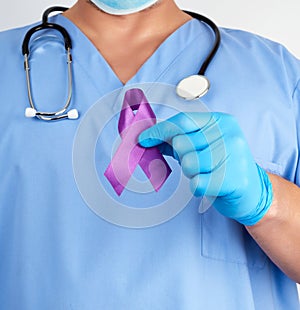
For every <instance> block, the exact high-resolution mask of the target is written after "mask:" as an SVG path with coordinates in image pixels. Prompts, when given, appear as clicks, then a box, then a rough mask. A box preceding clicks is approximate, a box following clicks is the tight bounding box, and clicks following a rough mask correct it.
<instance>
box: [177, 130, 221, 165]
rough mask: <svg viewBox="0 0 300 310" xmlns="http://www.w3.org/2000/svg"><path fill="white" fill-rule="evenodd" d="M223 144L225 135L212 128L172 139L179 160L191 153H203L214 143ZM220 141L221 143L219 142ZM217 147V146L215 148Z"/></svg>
mask: <svg viewBox="0 0 300 310" xmlns="http://www.w3.org/2000/svg"><path fill="white" fill-rule="evenodd" d="M220 140H221V141H222V143H223V135H222V134H221V133H220V131H219V130H218V128H217V130H216V128H213V126H210V127H209V128H205V129H203V130H198V131H195V132H192V133H189V134H184V135H177V136H175V137H174V138H173V139H172V146H173V148H174V151H175V152H176V153H177V154H178V156H179V158H180V159H182V157H183V156H184V155H185V154H187V153H190V152H196V151H201V150H203V149H205V148H207V147H209V146H210V145H212V146H213V144H214V143H219V142H220ZM218 141H219V142H218ZM213 147H215V146H213Z"/></svg>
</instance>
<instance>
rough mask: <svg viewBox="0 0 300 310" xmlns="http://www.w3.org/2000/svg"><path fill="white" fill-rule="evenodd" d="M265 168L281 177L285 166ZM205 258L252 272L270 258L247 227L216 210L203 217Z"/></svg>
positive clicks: (202, 246)
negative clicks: (235, 265) (241, 266)
mask: <svg viewBox="0 0 300 310" xmlns="http://www.w3.org/2000/svg"><path fill="white" fill-rule="evenodd" d="M260 165H261V166H262V168H264V169H265V170H267V171H270V172H272V173H276V174H280V172H281V168H282V167H281V166H280V165H277V164H274V163H266V162H264V163H263V164H261V163H260ZM201 230H202V231H201V233H202V234H201V237H202V239H201V254H202V256H203V257H206V258H210V259H214V260H219V261H223V262H228V263H235V264H243V265H247V266H248V267H249V268H263V267H264V266H265V264H266V261H267V260H268V258H267V256H266V255H265V254H264V252H263V251H262V250H261V248H260V247H259V246H258V245H257V243H256V242H255V241H254V240H253V238H252V237H251V236H250V235H249V233H248V232H247V231H246V229H245V227H244V226H243V225H241V224H239V223H237V222H235V221H233V220H230V219H227V218H225V217H224V216H222V215H221V214H219V213H218V212H217V211H216V210H215V209H214V208H213V207H211V208H210V209H209V210H208V211H206V212H205V213H204V214H202V215H201Z"/></svg>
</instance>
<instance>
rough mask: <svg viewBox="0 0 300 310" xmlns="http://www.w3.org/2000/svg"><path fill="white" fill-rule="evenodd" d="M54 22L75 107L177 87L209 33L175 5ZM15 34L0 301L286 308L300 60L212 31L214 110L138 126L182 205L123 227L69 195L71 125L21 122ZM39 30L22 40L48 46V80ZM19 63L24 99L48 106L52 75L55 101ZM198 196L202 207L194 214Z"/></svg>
mask: <svg viewBox="0 0 300 310" xmlns="http://www.w3.org/2000/svg"><path fill="white" fill-rule="evenodd" d="M53 19H54V21H55V22H56V23H58V24H60V25H63V26H64V27H65V28H66V29H67V30H68V32H69V33H70V35H71V37H72V41H73V62H74V85H75V90H74V105H75V106H77V107H78V109H80V113H81V115H83V116H84V115H85V113H88V110H89V108H90V107H91V106H92V105H93V104H94V103H95V102H96V101H97V100H98V99H99V98H100V97H101V96H104V95H106V94H108V93H110V92H112V91H113V90H115V89H117V88H120V87H122V86H123V85H126V86H130V85H131V84H135V83H143V82H161V83H169V84H172V85H176V84H177V83H178V82H179V81H180V80H181V79H182V78H184V77H185V76H188V75H191V74H196V73H197V72H198V70H199V67H200V66H201V61H202V60H203V57H204V56H205V52H206V51H207V50H208V49H209V47H208V45H209V42H210V40H211V39H210V38H211V33H210V31H209V30H208V29H207V28H206V27H205V26H204V25H201V24H200V23H199V22H198V21H196V20H194V19H192V18H191V17H190V16H189V15H187V14H185V13H183V12H182V11H181V10H180V9H179V8H178V7H177V6H176V4H175V2H174V1H173V0H161V1H157V0H152V1H146V0H144V1H138V0H136V1H100V0H93V1H89V0H78V1H77V2H76V4H75V5H74V6H73V7H72V8H70V9H69V10H68V11H66V12H65V13H64V14H63V15H58V16H55V17H53ZM27 30H28V27H25V28H23V29H15V30H11V31H7V32H4V33H2V34H1V35H0V46H1V50H0V54H1V57H0V62H1V63H0V67H1V68H2V69H1V73H0V98H1V100H0V102H1V103H2V105H3V111H2V113H1V116H0V146H1V154H0V183H1V186H0V187H1V188H0V253H1V256H0V287H1V290H0V304H1V305H2V307H3V309H21V310H27V309H30V310H35V309H80V310H90V309H184V310H186V309H187V310H189V309H191V310H194V309H224V310H227V309H228V310H229V309H230V310H232V309H255V310H257V309H282V310H283V309H289V310H293V309H298V308H299V305H298V297H297V290H296V285H295V282H300V263H299V262H300V230H299V225H300V203H299V202H300V189H299V187H298V185H299V184H300V171H299V167H298V166H299V137H298V136H299V129H298V126H299V122H300V117H299V104H300V92H299V91H300V89H299V83H298V82H299V79H300V63H299V61H298V60H297V59H295V58H294V57H293V56H292V55H290V54H289V53H288V52H287V51H286V49H285V48H283V47H282V46H280V45H278V44H275V43H273V42H270V41H268V40H266V39H263V38H261V37H258V36H255V35H252V34H249V33H245V32H242V31H235V30H228V29H221V37H222V43H221V48H220V50H219V51H218V53H217V55H216V58H215V59H214V61H213V62H212V64H211V67H210V69H209V70H208V73H207V74H208V75H209V76H210V80H211V84H212V87H211V89H210V91H209V93H208V94H207V95H206V96H205V97H203V101H205V104H206V105H207V106H208V107H209V109H210V111H212V112H205V113H197V112H192V113H179V114H176V115H173V116H171V117H169V118H167V119H165V120H164V121H162V122H160V123H158V124H156V125H154V126H152V127H150V128H149V129H147V130H145V131H143V132H142V133H141V134H140V135H139V143H140V145H142V146H143V147H145V148H151V147H158V148H159V149H160V151H161V152H162V153H163V154H164V155H165V157H168V156H171V157H174V158H175V159H176V160H177V161H178V165H177V166H176V167H177V168H176V169H178V170H180V171H181V170H182V171H183V173H184V174H185V175H186V176H187V178H188V179H190V191H191V192H192V194H193V195H194V196H195V198H194V199H192V201H191V202H190V203H189V204H188V205H187V206H186V208H185V209H184V210H183V211H182V212H181V213H180V214H178V215H177V216H176V217H175V218H173V219H172V220H170V221H168V222H166V223H163V224H161V225H157V226H156V227H152V228H147V229H140V230H135V229H130V228H124V227H118V226H116V225H113V224H111V223H108V222H106V221H104V220H103V219H102V218H100V217H98V216H97V215H96V214H95V213H93V212H91V211H90V209H89V208H88V207H87V205H86V204H88V203H86V202H85V201H84V199H82V197H81V195H80V193H79V191H78V189H77V187H76V183H75V182H74V176H73V170H72V147H73V140H74V137H75V134H76V131H77V129H78V123H77V122H76V121H69V122H55V123H44V122H36V121H34V120H32V119H26V118H25V117H22V113H23V111H24V108H25V106H26V104H27V103H26V101H25V100H24V98H26V88H25V87H26V85H25V79H24V73H23V71H22V57H21V55H20V54H19V50H18V49H19V46H20V42H22V38H23V37H24V34H25V33H26V31H27ZM46 37H47V39H49V40H50V41H48V42H46V41H45V42H44V41H43V40H44V39H42V38H39V37H36V38H35V39H34V41H35V43H36V47H35V49H36V51H35V52H36V55H39V54H40V55H41V54H43V53H44V54H45V55H48V53H49V55H48V56H49V63H50V64H47V67H50V68H49V70H50V72H51V73H52V71H51V70H52V64H54V61H52V60H53V59H52V58H51V57H52V56H51V55H50V54H51V51H52V49H53V50H54V51H56V52H57V51H58V52H60V47H58V43H57V40H56V39H55V38H53V36H51V35H49V36H46ZM41 43H43V45H42V44H41ZM44 44H46V46H47V47H48V49H47V48H46V49H45V48H44V46H45V45H44ZM59 55H60V54H59ZM33 57H34V58H33V63H34V61H36V62H37V65H36V67H35V70H36V72H37V73H36V75H35V76H34V77H33V84H34V83H35V81H36V82H37V83H38V82H39V83H41V84H40V85H41V86H40V87H39V89H37V90H36V91H35V97H36V98H45V100H46V101H45V104H46V105H47V104H48V103H49V104H50V102H53V101H55V100H56V99H57V98H56V96H57V97H59V95H60V94H58V95H57V94H56V93H57V92H58V93H59V92H60V91H61V88H62V87H61V85H60V84H63V83H61V81H60V78H59V77H58V80H57V81H56V82H57V83H56V93H55V94H54V93H53V92H54V91H53V90H52V88H51V85H50V84H49V85H50V86H49V85H46V84H43V80H42V79H43V77H42V74H43V73H44V72H45V71H44V70H43V68H44V67H45V65H43V66H44V67H43V66H41V67H40V68H39V64H40V63H39V60H38V58H37V56H33ZM35 57H36V58H35ZM54 58H55V56H54ZM55 69H56V70H57V69H58V68H57V67H55ZM59 70H60V69H58V72H60V71H59ZM32 74H34V73H32ZM54 74H57V73H54V72H53V75H54ZM55 76H56V75H55ZM51 77H52V74H49V77H48V78H50V79H51ZM55 78H56V77H55ZM48 83H49V82H48ZM48 86H49V87H48ZM57 87H58V90H59V91H57ZM61 92H62V91H61ZM53 99H54V100H53ZM19 105H22V107H21V108H19ZM80 105H81V106H80ZM106 139H107V140H106V144H109V143H108V142H109V141H110V140H111V139H112V138H111V137H107V138H106ZM224 146H225V150H226V151H225V152H224ZM103 148H104V147H103ZM103 156H104V157H105V156H106V155H103ZM212 158H214V159H216V160H212ZM166 186H167V184H166ZM162 190H163V188H162ZM166 193H168V190H167V191H166ZM204 193H205V194H208V195H209V196H211V197H215V200H214V203H213V207H212V208H210V209H209V210H208V211H207V212H206V213H204V214H199V213H198V212H197V206H198V205H199V199H200V198H198V197H201V196H202V195H203V194H204ZM124 197H125V198H124V200H126V199H127V198H126V196H124ZM120 199H122V197H121V198H120ZM128 199H129V200H130V199H133V198H132V197H131V198H128ZM144 199H145V200H147V196H145V198H144ZM129 200H128V201H125V203H129ZM130 203H131V201H130Z"/></svg>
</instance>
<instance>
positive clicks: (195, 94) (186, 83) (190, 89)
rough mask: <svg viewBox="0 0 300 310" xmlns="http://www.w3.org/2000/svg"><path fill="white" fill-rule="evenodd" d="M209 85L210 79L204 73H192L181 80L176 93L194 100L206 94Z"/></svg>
mask: <svg viewBox="0 0 300 310" xmlns="http://www.w3.org/2000/svg"><path fill="white" fill-rule="evenodd" d="M209 87H210V83H209V80H208V79H207V78H206V77H205V76H204V75H191V76H188V77H186V78H185V79H183V80H182V81H180V82H179V84H178V85H177V88H176V93H177V95H178V96H179V97H181V98H183V99H186V100H194V99H198V98H200V97H202V96H204V95H205V94H206V93H207V92H208V90H209Z"/></svg>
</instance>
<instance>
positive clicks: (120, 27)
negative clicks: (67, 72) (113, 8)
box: [64, 0, 190, 37]
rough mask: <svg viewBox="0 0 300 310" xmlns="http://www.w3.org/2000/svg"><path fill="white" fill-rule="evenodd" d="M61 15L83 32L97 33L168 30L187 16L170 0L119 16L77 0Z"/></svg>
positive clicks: (115, 33) (87, 2)
mask: <svg viewBox="0 0 300 310" xmlns="http://www.w3.org/2000/svg"><path fill="white" fill-rule="evenodd" d="M64 15H65V16H66V17H67V18H69V19H70V20H71V21H72V22H74V23H75V24H76V25H77V26H78V27H79V28H80V29H81V30H82V31H83V32H84V33H86V34H90V35H91V36H97V37H106V36H107V37H112V36H113V35H118V34H120V35H122V36H123V35H127V34H130V35H134V36H135V37H137V36H142V37H146V36H151V35H155V36H157V35H158V34H170V33H172V32H173V31H175V30H176V29H177V28H178V27H180V26H181V25H182V24H184V23H185V22H187V21H188V20H189V19H190V17H189V16H188V15H187V14H185V13H183V12H182V11H181V10H180V9H179V8H178V7H177V6H176V4H175V3H174V1H173V0H161V1H158V2H157V3H156V4H154V5H153V6H152V7H150V8H149V9H146V10H143V11H141V12H138V13H134V14H128V15H121V16H119V15H110V14H107V13H105V12H103V11H101V10H99V9H98V8H97V7H96V6H95V5H94V4H92V3H91V2H89V0H78V1H77V3H76V4H75V5H74V6H73V7H72V8H71V9H69V10H68V11H67V12H65V13H64Z"/></svg>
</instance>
